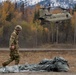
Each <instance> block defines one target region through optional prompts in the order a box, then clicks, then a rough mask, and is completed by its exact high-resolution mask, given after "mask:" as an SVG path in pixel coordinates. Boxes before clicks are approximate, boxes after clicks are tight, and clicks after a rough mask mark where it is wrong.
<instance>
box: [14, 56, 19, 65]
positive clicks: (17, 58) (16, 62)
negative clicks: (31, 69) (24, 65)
mask: <svg viewBox="0 0 76 75" xmlns="http://www.w3.org/2000/svg"><path fill="white" fill-rule="evenodd" d="M19 61H20V56H17V57H16V58H15V65H18V64H19Z"/></svg>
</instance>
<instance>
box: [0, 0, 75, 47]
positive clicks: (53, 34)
mask: <svg viewBox="0 0 76 75" xmlns="http://www.w3.org/2000/svg"><path fill="white" fill-rule="evenodd" d="M39 8H40V5H39V4H37V5H35V6H34V7H27V8H25V7H24V3H23V4H22V5H21V6H20V7H18V6H17V3H12V2H10V1H9V0H7V1H4V2H3V3H1V4H0V47H8V46H9V38H10V35H11V33H12V31H13V30H14V27H15V26H16V25H17V24H19V25H21V26H22V28H23V30H22V32H21V33H20V36H19V37H20V38H19V43H20V47H38V46H41V45H43V44H46V43H49V44H53V43H75V42H76V41H75V38H76V29H75V21H74V19H75V18H74V17H75V15H74V17H73V19H72V21H70V20H67V21H63V22H60V23H57V24H56V23H54V22H51V23H50V22H45V23H44V24H43V25H42V24H41V21H40V20H39V19H38V17H39ZM57 26H58V27H57Z"/></svg>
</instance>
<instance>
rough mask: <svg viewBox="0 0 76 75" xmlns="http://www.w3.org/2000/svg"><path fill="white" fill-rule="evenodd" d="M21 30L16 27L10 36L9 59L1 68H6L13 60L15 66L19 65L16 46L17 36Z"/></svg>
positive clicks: (19, 27) (18, 26) (17, 46)
mask: <svg viewBox="0 0 76 75" xmlns="http://www.w3.org/2000/svg"><path fill="white" fill-rule="evenodd" d="M21 30H22V27H21V26H20V25H17V26H16V27H15V29H14V31H13V33H12V34H11V37H10V41H9V48H10V58H9V59H8V60H7V61H6V62H4V63H2V65H3V67H5V66H7V65H8V64H9V63H10V62H12V61H13V60H15V65H18V64H19V61H20V55H19V45H18V34H19V32H20V31H21Z"/></svg>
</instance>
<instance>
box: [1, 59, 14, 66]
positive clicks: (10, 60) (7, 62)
mask: <svg viewBox="0 0 76 75" xmlns="http://www.w3.org/2000/svg"><path fill="white" fill-rule="evenodd" d="M12 61H13V59H11V58H10V59H9V60H8V61H6V62H4V63H2V66H3V67H6V66H7V65H8V64H10V62H12Z"/></svg>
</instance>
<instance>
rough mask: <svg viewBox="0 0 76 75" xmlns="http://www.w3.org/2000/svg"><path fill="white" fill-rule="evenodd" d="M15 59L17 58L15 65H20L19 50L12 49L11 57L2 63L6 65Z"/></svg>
mask: <svg viewBox="0 0 76 75" xmlns="http://www.w3.org/2000/svg"><path fill="white" fill-rule="evenodd" d="M14 60H15V65H18V64H19V61H20V55H19V53H17V52H14V51H11V52H10V58H9V59H8V60H7V61H6V62H4V63H2V65H3V66H4V67H5V66H7V65H8V64H10V63H11V62H12V61H14Z"/></svg>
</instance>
